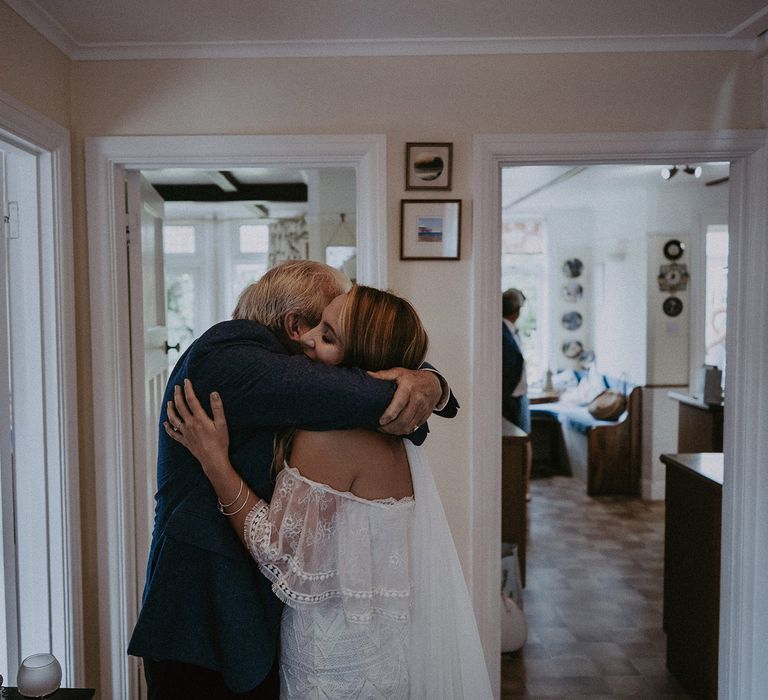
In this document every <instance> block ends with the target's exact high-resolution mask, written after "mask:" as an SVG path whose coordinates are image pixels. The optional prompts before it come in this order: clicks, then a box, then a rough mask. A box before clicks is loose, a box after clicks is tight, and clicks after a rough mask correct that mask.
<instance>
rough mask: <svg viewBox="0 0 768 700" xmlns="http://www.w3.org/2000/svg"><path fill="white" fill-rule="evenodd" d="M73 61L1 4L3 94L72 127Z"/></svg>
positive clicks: (1, 81)
mask: <svg viewBox="0 0 768 700" xmlns="http://www.w3.org/2000/svg"><path fill="white" fill-rule="evenodd" d="M70 64H71V62H70V60H69V59H68V58H67V57H66V56H65V55H64V54H63V53H62V52H61V51H59V49H57V48H56V47H55V46H54V45H53V44H51V43H50V42H49V41H48V40H47V39H44V38H43V37H42V36H41V35H40V34H39V33H38V32H37V31H35V30H34V29H33V28H32V27H30V26H29V24H27V22H26V21H25V20H23V19H22V18H21V17H19V15H17V14H16V13H15V12H14V11H13V10H12V9H11V8H10V7H8V5H6V4H5V3H4V2H0V90H2V91H3V92H7V93H8V94H9V95H12V96H13V97H15V98H16V99H17V100H19V101H21V102H23V103H24V104H25V105H27V106H28V107H31V108H32V109H34V110H36V111H38V112H40V113H41V114H44V115H45V116H46V117H48V118H50V119H52V120H53V121H55V122H57V123H58V124H61V125H62V126H64V127H69V98H70V85H69V73H70Z"/></svg>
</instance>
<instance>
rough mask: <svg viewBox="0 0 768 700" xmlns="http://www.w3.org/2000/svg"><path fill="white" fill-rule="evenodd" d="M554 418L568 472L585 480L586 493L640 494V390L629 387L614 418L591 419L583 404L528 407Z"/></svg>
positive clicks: (637, 387)
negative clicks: (621, 409) (621, 411)
mask: <svg viewBox="0 0 768 700" xmlns="http://www.w3.org/2000/svg"><path fill="white" fill-rule="evenodd" d="M536 413H541V414H547V415H549V416H553V417H555V418H556V419H557V420H558V422H559V424H560V428H561V430H562V435H563V440H564V443H565V446H566V452H567V454H568V460H569V463H570V468H571V470H572V472H573V473H574V474H575V475H577V476H579V477H581V478H582V479H584V480H585V481H586V484H587V494H588V495H590V496H602V495H626V496H639V495H640V472H641V445H642V389H641V387H639V386H634V387H632V388H631V389H630V390H629V394H628V397H627V410H626V411H625V412H624V414H623V415H622V416H621V418H620V419H619V420H618V421H601V420H596V419H595V418H593V417H592V416H591V415H590V414H589V412H588V411H587V409H586V407H584V406H578V405H568V404H564V403H552V404H542V405H541V406H532V407H531V415H532V416H533V415H535V414H536Z"/></svg>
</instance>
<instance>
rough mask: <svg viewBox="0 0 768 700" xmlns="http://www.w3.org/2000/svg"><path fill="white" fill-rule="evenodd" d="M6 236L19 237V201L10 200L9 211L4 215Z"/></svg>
mask: <svg viewBox="0 0 768 700" xmlns="http://www.w3.org/2000/svg"><path fill="white" fill-rule="evenodd" d="M3 227H4V228H5V237H6V238H18V237H19V203H18V202H8V213H7V214H4V215H3Z"/></svg>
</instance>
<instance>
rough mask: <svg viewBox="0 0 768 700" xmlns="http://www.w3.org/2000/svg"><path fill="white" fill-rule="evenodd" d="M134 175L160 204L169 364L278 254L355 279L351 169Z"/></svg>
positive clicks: (167, 171) (146, 172) (162, 171)
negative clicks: (154, 193)
mask: <svg viewBox="0 0 768 700" xmlns="http://www.w3.org/2000/svg"><path fill="white" fill-rule="evenodd" d="M142 175H143V176H144V177H145V178H146V180H147V181H148V182H149V183H150V184H151V185H152V186H153V187H154V189H155V190H156V191H157V192H158V194H159V196H160V197H161V199H162V200H163V202H164V223H163V247H162V250H163V267H164V280H165V298H166V321H167V327H168V345H169V348H170V349H169V352H168V360H169V363H170V365H171V366H173V364H174V363H175V361H176V359H178V357H179V356H180V354H181V353H183V352H184V350H185V349H186V347H187V346H188V345H189V343H190V342H191V340H193V339H194V338H195V337H197V336H198V335H199V334H200V333H201V332H202V331H204V330H205V329H206V328H209V327H210V326H212V325H213V324H214V323H217V322H219V321H223V320H225V319H228V318H230V316H231V312H232V309H233V308H234V306H235V304H236V302H237V298H238V295H239V294H240V292H241V291H242V290H243V289H244V288H245V287H246V286H247V285H248V284H250V283H251V282H255V281H256V280H257V279H258V278H259V277H261V275H262V274H263V273H264V272H265V271H266V270H267V269H268V268H269V267H271V266H273V265H275V264H276V263H278V262H280V261H281V260H287V259H295V258H307V259H313V260H319V261H321V262H327V263H328V264H330V265H333V266H334V267H338V268H339V269H341V270H343V271H344V272H345V273H346V274H347V275H348V276H349V277H350V278H351V279H354V278H355V277H356V250H357V247H356V245H357V241H356V234H355V226H356V189H355V171H354V169H352V168H334V167H323V168H311V169H296V168H266V167H265V168H236V169H233V170H217V171H213V172H212V171H201V170H192V169H180V168H166V169H160V170H144V171H142ZM177 346H178V347H177Z"/></svg>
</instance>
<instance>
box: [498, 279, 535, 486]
mask: <svg viewBox="0 0 768 700" xmlns="http://www.w3.org/2000/svg"><path fill="white" fill-rule="evenodd" d="M524 303H525V294H523V293H522V292H521V291H520V290H519V289H508V290H507V291H506V292H504V293H503V294H502V295H501V315H502V317H503V321H502V325H501V341H502V344H501V366H502V377H501V415H502V416H504V418H506V419H507V420H508V421H510V422H511V423H514V424H515V425H516V426H517V427H518V428H520V429H521V430H522V431H523V432H526V433H528V434H529V435H530V434H531V411H530V408H529V406H528V382H527V379H526V376H525V358H524V357H523V350H522V346H521V343H520V334H519V333H518V330H517V320H518V319H519V318H520V309H521V308H522V307H523V304H524ZM532 464H533V452H532V449H531V442H530V440H529V441H528V442H527V443H526V444H525V474H526V498H528V499H530V492H529V491H528V485H529V484H530V480H531V466H532Z"/></svg>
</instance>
